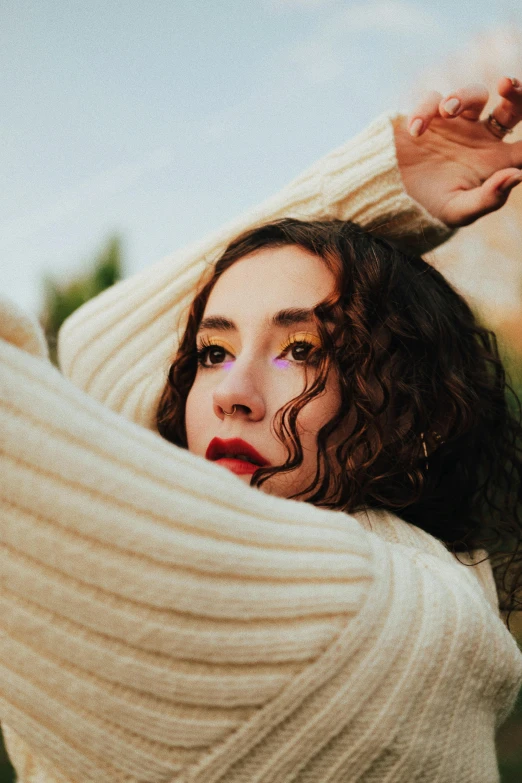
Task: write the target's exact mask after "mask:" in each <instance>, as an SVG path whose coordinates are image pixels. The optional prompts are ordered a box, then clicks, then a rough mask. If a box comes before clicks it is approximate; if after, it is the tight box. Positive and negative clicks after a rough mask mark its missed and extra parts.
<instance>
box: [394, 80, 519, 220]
mask: <svg viewBox="0 0 522 783" xmlns="http://www.w3.org/2000/svg"><path fill="white" fill-rule="evenodd" d="M497 89H498V93H499V96H500V101H499V102H498V104H497V105H496V106H495V108H494V109H493V112H492V115H493V117H494V118H495V120H496V121H497V123H500V127H499V126H498V124H495V122H493V123H491V121H489V120H488V119H483V120H481V119H480V115H481V114H482V113H483V110H484V107H485V105H486V103H487V101H488V98H489V94H488V91H487V89H486V88H485V87H484V86H483V85H472V86H469V87H465V88H463V89H460V90H455V92H452V93H450V94H449V95H447V96H446V97H445V98H443V97H442V95H441V94H440V93H437V92H433V93H430V95H429V96H427V97H426V98H425V100H424V101H422V103H421V104H419V105H418V106H417V107H416V109H415V111H413V112H412V113H411V114H410V116H409V117H408V118H407V120H404V121H403V122H402V123H400V125H399V126H398V127H396V129H395V141H396V147H397V157H398V161H399V168H400V171H401V175H402V179H403V182H404V185H405V188H406V190H407V191H408V193H409V194H410V196H411V197H412V198H414V199H415V200H416V201H418V202H419V203H420V204H422V206H424V207H425V208H426V209H427V210H428V212H430V213H431V214H432V215H433V216H434V217H436V218H438V219H439V220H441V221H442V222H443V223H446V224H447V225H448V226H451V227H457V226H465V225H468V224H469V223H473V221H475V220H477V218H479V217H482V215H486V214H487V213H488V212H493V211H494V210H496V209H499V208H500V207H501V206H503V204H505V202H506V200H507V198H508V196H509V194H510V192H511V190H512V188H514V187H515V185H517V184H518V183H519V182H522V171H521V169H522V141H519V142H515V143H513V144H508V143H506V142H505V141H503V136H504V135H505V131H504V130H502V126H504V128H505V129H508V128H509V129H511V128H513V127H514V126H515V125H516V124H517V123H518V122H519V121H520V120H522V84H521V82H519V81H518V80H516V79H509V78H506V77H505V78H502V79H501V80H500V81H499V83H498V86H497Z"/></svg>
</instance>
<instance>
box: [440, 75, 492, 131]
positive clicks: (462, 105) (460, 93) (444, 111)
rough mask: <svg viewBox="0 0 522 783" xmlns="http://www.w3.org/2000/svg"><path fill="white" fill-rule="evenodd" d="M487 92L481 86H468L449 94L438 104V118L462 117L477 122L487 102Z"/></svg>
mask: <svg viewBox="0 0 522 783" xmlns="http://www.w3.org/2000/svg"><path fill="white" fill-rule="evenodd" d="M488 99H489V92H488V90H487V88H486V87H485V86H484V85H483V84H469V85H468V86H467V87H461V88H460V89H458V90H455V91H454V92H451V93H449V95H446V97H445V98H443V99H442V100H441V102H440V104H439V111H440V116H441V117H444V119H451V118H452V117H463V118H464V119H465V120H471V121H472V122H477V120H478V119H480V115H481V114H482V112H483V111H484V106H485V105H486V103H487V102H488Z"/></svg>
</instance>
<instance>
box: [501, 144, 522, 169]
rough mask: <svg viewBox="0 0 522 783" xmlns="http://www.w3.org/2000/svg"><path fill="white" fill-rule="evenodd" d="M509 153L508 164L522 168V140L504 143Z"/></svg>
mask: <svg viewBox="0 0 522 783" xmlns="http://www.w3.org/2000/svg"><path fill="white" fill-rule="evenodd" d="M504 147H505V149H506V151H507V152H508V153H509V155H508V158H509V165H510V166H514V167H515V168H519V169H522V141H515V142H513V143H512V144H505V145H504Z"/></svg>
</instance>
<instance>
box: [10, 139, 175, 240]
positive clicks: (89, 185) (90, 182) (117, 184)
mask: <svg viewBox="0 0 522 783" xmlns="http://www.w3.org/2000/svg"><path fill="white" fill-rule="evenodd" d="M173 160H174V153H173V151H172V150H170V149H168V148H165V147H162V148H158V149H155V150H152V151H151V152H150V153H149V154H148V155H146V156H145V157H144V158H143V159H142V160H139V161H135V162H133V163H122V164H120V165H119V166H114V167H113V168H110V169H107V170H105V171H102V172H101V173H100V174H97V175H95V176H94V177H90V178H89V179H87V180H86V181H85V182H82V183H81V184H80V185H78V186H77V187H75V188H70V189H69V190H67V191H65V193H63V194H62V195H61V196H60V197H59V198H58V199H57V200H56V201H55V202H54V203H52V204H50V205H49V206H45V207H42V208H41V209H38V210H35V211H34V212H32V213H30V214H28V215H23V216H21V217H19V218H14V219H11V220H4V222H3V223H1V224H0V236H1V237H2V247H4V248H5V247H6V246H8V245H10V244H13V243H15V242H18V241H21V240H26V239H28V238H29V237H31V236H33V235H35V234H36V233H38V232H39V231H42V230H44V229H46V228H49V227H50V226H52V225H55V224H56V223H60V222H61V221H63V220H65V219H66V218H68V217H70V216H71V215H72V214H75V213H76V212H78V211H79V210H81V209H83V208H84V207H85V205H87V204H92V203H93V202H95V201H99V200H100V199H102V198H104V197H109V196H112V195H114V194H116V193H122V192H123V191H125V190H127V189H128V188H130V187H131V186H132V185H134V183H135V182H136V181H137V180H139V179H141V178H142V177H144V176H145V175H147V174H149V173H151V172H153V171H158V170H160V169H164V168H166V167H167V166H169V165H170V164H171V163H172V162H173Z"/></svg>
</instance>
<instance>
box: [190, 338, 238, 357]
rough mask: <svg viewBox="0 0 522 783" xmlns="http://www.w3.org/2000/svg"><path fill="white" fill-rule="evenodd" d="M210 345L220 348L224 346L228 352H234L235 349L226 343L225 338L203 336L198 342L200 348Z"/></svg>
mask: <svg viewBox="0 0 522 783" xmlns="http://www.w3.org/2000/svg"><path fill="white" fill-rule="evenodd" d="M210 345H217V346H219V347H220V348H224V349H225V351H228V353H231V354H234V353H235V349H234V348H233V347H232V346H231V345H230V343H227V341H226V340H222V339H221V338H220V337H203V338H202V339H201V342H200V346H199V347H200V348H207V347H208V346H210Z"/></svg>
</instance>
